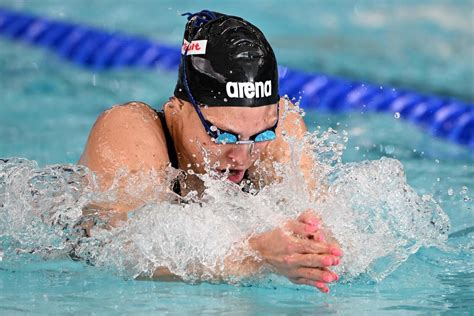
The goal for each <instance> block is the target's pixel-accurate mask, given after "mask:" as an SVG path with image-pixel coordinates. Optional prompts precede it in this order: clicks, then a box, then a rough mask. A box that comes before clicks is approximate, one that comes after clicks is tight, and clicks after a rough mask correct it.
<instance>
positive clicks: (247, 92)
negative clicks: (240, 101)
mask: <svg viewBox="0 0 474 316" xmlns="http://www.w3.org/2000/svg"><path fill="white" fill-rule="evenodd" d="M225 89H226V92H227V96H228V97H229V98H248V99H252V98H263V97H269V96H271V95H272V81H271V80H267V81H265V82H261V81H257V82H231V81H230V82H227V84H226V86H225Z"/></svg>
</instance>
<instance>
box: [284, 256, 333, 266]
mask: <svg viewBox="0 0 474 316" xmlns="http://www.w3.org/2000/svg"><path fill="white" fill-rule="evenodd" d="M284 260H285V264H286V265H287V266H290V267H306V268H324V267H330V266H334V265H336V262H337V258H336V257H335V256H330V255H315V254H293V255H289V256H286V257H285V258H284Z"/></svg>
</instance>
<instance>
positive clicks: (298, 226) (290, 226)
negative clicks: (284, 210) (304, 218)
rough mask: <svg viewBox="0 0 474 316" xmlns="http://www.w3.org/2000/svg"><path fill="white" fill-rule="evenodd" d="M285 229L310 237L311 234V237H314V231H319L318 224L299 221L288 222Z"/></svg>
mask: <svg viewBox="0 0 474 316" xmlns="http://www.w3.org/2000/svg"><path fill="white" fill-rule="evenodd" d="M284 229H285V230H287V231H290V232H292V233H293V234H295V235H298V236H301V237H309V236H310V235H311V238H314V233H315V232H316V231H317V227H316V226H314V225H309V224H306V223H302V222H298V221H288V222H286V224H285V226H284Z"/></svg>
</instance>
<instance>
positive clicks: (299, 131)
mask: <svg viewBox="0 0 474 316" xmlns="http://www.w3.org/2000/svg"><path fill="white" fill-rule="evenodd" d="M284 104H285V101H284V100H283V99H281V100H280V102H279V106H280V121H279V124H278V127H277V130H276V134H277V139H276V140H274V141H270V142H264V143H255V144H254V145H253V148H250V147H249V146H251V145H231V144H227V145H217V144H215V143H213V142H212V141H211V138H210V137H209V135H207V133H206V132H205V129H204V127H203V126H202V124H201V122H200V120H199V118H198V116H197V113H196V111H195V110H194V108H193V107H192V105H191V104H189V103H188V102H185V101H183V100H180V99H177V98H174V97H173V98H170V100H169V102H167V103H166V104H165V105H164V112H165V117H166V122H167V125H168V128H169V130H170V133H171V135H172V138H173V140H174V144H175V150H176V152H177V154H178V162H179V167H180V168H181V169H185V170H188V169H192V170H193V171H194V172H195V173H204V172H206V170H205V165H206V164H205V160H204V158H205V157H204V154H203V149H205V151H206V152H207V153H208V158H209V164H208V165H209V166H211V168H212V169H215V170H217V171H218V172H223V171H224V170H228V172H229V175H228V180H230V181H232V182H235V183H238V182H240V181H241V180H242V178H243V176H244V172H245V171H246V170H247V171H248V173H249V175H250V178H251V179H256V178H257V177H259V176H260V175H259V174H257V173H256V172H255V170H256V167H255V165H254V164H255V161H257V160H259V161H260V162H261V165H264V166H266V167H267V170H268V174H267V175H266V177H265V179H260V180H263V182H264V183H270V182H272V181H274V180H275V179H274V178H275V177H274V173H273V172H272V162H273V161H279V162H283V163H284V162H287V161H289V159H290V149H289V145H288V144H287V143H286V142H285V141H284V139H283V136H282V131H283V130H285V131H286V132H287V133H289V134H290V135H292V136H295V137H297V138H302V137H303V134H304V133H305V132H306V127H305V125H304V122H303V120H302V118H301V117H300V115H299V114H298V113H296V112H289V113H287V115H286V117H285V119H283V118H282V116H283V113H284V112H285V109H284ZM201 109H202V113H203V115H204V117H205V118H206V119H207V120H208V121H210V122H212V123H213V124H214V125H216V126H217V127H219V128H222V129H224V130H228V131H232V132H235V133H236V134H239V135H240V137H241V138H240V139H241V140H248V138H249V137H250V136H251V135H254V134H256V133H258V132H261V131H263V130H266V129H268V128H270V127H272V126H273V125H274V124H275V122H276V119H277V111H276V104H273V105H267V106H260V107H255V108H249V107H207V108H206V107H202V108H201ZM250 149H252V150H250ZM168 157H169V156H168V151H167V146H166V139H165V136H164V133H163V127H162V125H161V122H160V120H159V118H158V116H157V115H156V113H155V112H154V111H153V110H152V109H151V108H150V107H149V106H148V105H146V104H144V103H141V102H131V103H128V104H126V105H122V106H115V107H113V108H111V109H109V110H108V111H106V112H104V113H103V114H101V115H100V116H99V118H98V119H97V121H96V123H95V124H94V127H93V128H92V131H91V133H90V135H89V139H88V142H87V145H86V148H85V150H84V153H83V155H82V156H81V159H80V161H79V164H82V165H85V166H87V167H89V168H90V169H91V170H92V171H94V172H95V173H96V175H97V176H98V178H99V179H100V180H101V184H102V189H104V190H106V189H107V188H108V187H109V186H110V184H111V182H112V180H113V178H114V175H115V173H116V172H117V170H119V169H120V168H123V167H125V168H127V169H128V170H129V172H130V173H136V172H139V171H147V170H163V169H164V168H165V167H166V166H167V165H168V164H169V158H168ZM300 165H301V168H302V170H303V172H304V173H305V174H309V170H311V166H312V161H311V157H303V159H302V161H301V163H300ZM256 180H258V179H256ZM308 182H310V181H308ZM186 184H187V185H186V188H187V189H188V190H198V191H200V190H202V183H201V182H200V181H199V180H198V179H196V178H192V177H190V178H189V179H188V183H186ZM308 185H310V186H311V185H314V183H313V184H311V183H308ZM183 193H184V194H185V193H186V192H183ZM148 200H149V197H147V196H143V197H141V198H139V199H136V200H130V199H127V200H125V199H123V200H120V194H119V200H118V201H117V202H116V203H114V204H113V205H106V206H104V207H105V208H107V209H113V210H114V211H117V212H119V213H121V214H123V215H126V212H127V211H129V210H131V209H134V208H137V207H139V206H141V205H143V204H144V203H145V202H146V201H148ZM119 218H120V219H123V218H126V216H122V217H120V216H119ZM320 228H321V223H320V220H319V219H318V218H317V217H316V216H315V215H314V213H312V212H311V211H307V212H305V213H304V214H303V215H301V216H300V217H299V218H297V219H294V220H292V221H289V222H287V223H282V227H278V228H275V229H274V230H272V231H269V232H266V233H263V234H260V235H257V236H254V237H252V238H251V239H250V240H249V245H250V246H251V247H252V248H253V249H254V250H255V251H257V252H258V253H259V254H260V256H261V257H262V259H263V260H262V261H261V262H259V263H257V262H250V263H249V262H247V263H245V264H244V263H242V264H241V265H240V266H235V263H231V262H234V261H233V260H227V262H229V264H228V266H226V268H227V273H229V274H249V273H250V274H251V273H253V272H256V271H257V270H258V269H259V265H261V264H267V265H269V266H271V267H272V269H273V271H275V272H276V273H278V274H281V275H284V276H286V277H288V279H290V280H291V281H292V282H294V283H297V284H307V285H312V286H315V287H316V288H318V289H319V290H320V291H322V292H325V293H327V292H328V291H329V288H328V287H327V284H328V283H330V282H333V281H336V280H337V279H338V277H337V276H335V274H334V273H332V272H331V271H330V269H329V268H330V267H331V266H334V265H337V264H339V262H340V256H341V254H342V252H341V251H340V248H339V247H338V246H337V245H335V244H330V243H327V242H326V241H325V240H324V234H322V233H321V230H320ZM288 232H290V234H288ZM235 255H237V254H235ZM155 277H156V278H158V279H159V278H160V277H163V278H167V277H169V273H166V269H160V271H157V273H156V275H155Z"/></svg>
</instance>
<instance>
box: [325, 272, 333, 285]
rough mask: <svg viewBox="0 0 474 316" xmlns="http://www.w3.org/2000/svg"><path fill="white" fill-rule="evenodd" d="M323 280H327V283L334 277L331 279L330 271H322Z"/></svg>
mask: <svg viewBox="0 0 474 316" xmlns="http://www.w3.org/2000/svg"><path fill="white" fill-rule="evenodd" d="M323 280H324V282H328V283H329V282H332V281H333V280H334V279H333V276H332V274H330V273H324V274H323Z"/></svg>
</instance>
